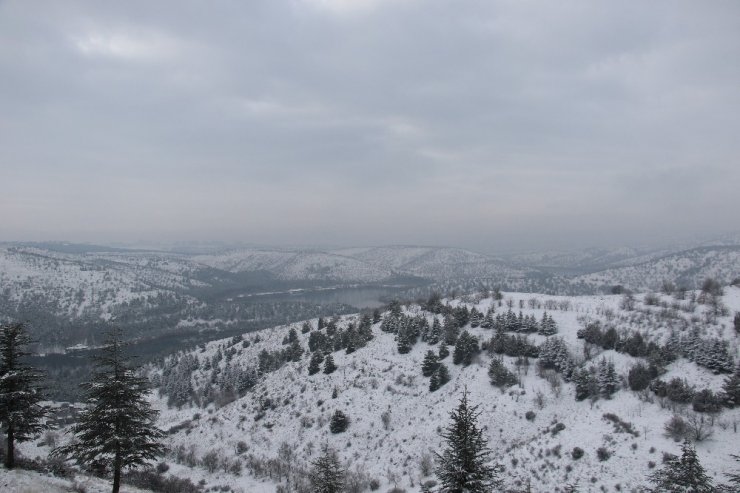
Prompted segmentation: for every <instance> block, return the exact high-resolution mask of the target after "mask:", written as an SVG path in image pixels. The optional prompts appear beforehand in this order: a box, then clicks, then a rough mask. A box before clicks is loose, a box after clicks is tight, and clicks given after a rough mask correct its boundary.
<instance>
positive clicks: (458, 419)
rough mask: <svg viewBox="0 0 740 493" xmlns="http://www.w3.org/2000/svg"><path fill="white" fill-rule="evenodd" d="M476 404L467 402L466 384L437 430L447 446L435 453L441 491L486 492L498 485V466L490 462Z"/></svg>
mask: <svg viewBox="0 0 740 493" xmlns="http://www.w3.org/2000/svg"><path fill="white" fill-rule="evenodd" d="M479 416H480V411H478V406H471V405H469V403H468V391H467V388H466V389H465V390H464V391H463V395H462V398H461V399H460V404H459V405H458V406H457V409H454V410H453V411H452V412H451V413H450V419H451V421H452V422H451V423H450V424H449V425H448V426H447V427H446V428H445V429H444V430H443V431H442V433H440V436H441V437H442V439H443V440H444V442H445V444H446V447H445V449H444V450H443V451H442V453H441V454H440V453H436V456H437V468H436V469H435V472H436V474H437V477H438V478H439V481H440V483H441V488H440V490H439V491H440V492H441V493H463V492H464V493H488V492H490V491H493V490H494V489H495V488H498V487H500V482H501V481H500V479H499V478H498V475H499V472H500V470H501V466H499V465H497V464H494V465H492V464H491V459H490V456H491V450H490V449H489V448H488V443H487V441H486V439H485V438H484V437H483V431H482V430H481V429H480V428H479V427H478V417H479Z"/></svg>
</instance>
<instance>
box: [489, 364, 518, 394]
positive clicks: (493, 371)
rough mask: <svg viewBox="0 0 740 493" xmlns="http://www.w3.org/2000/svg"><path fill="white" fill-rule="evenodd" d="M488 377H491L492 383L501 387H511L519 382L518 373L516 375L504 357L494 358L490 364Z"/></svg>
mask: <svg viewBox="0 0 740 493" xmlns="http://www.w3.org/2000/svg"><path fill="white" fill-rule="evenodd" d="M488 377H489V378H490V379H491V385H493V386H494V387H498V388H500V389H503V388H506V387H511V386H512V385H514V384H515V383H516V382H517V379H516V375H514V374H513V373H512V372H511V371H510V370H509V369H508V368H506V365H504V362H503V360H502V359H499V358H493V359H492V360H491V364H490V365H489V366H488Z"/></svg>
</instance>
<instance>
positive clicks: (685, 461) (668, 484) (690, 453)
mask: <svg viewBox="0 0 740 493" xmlns="http://www.w3.org/2000/svg"><path fill="white" fill-rule="evenodd" d="M681 452H682V454H681V457H680V458H678V457H676V458H675V459H673V460H670V461H668V462H667V463H666V465H665V466H664V467H663V468H662V469H660V470H658V471H656V472H655V473H653V474H652V475H651V476H650V481H651V482H652V483H653V484H655V489H654V490H653V491H654V492H655V493H658V492H660V493H713V492H714V491H715V489H714V486H712V480H711V479H709V477H708V476H707V475H706V473H705V472H704V467H702V465H701V463H700V462H699V458H698V457H697V456H696V450H694V447H692V446H691V444H690V443H689V442H688V441H686V442H684V444H683V445H682V446H681Z"/></svg>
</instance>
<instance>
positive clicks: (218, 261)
mask: <svg viewBox="0 0 740 493" xmlns="http://www.w3.org/2000/svg"><path fill="white" fill-rule="evenodd" d="M194 260H196V261H198V262H200V263H202V264H204V265H208V266H211V267H214V268H217V269H221V270H225V271H228V272H252V271H267V272H270V273H271V274H273V275H275V276H276V277H277V278H279V279H283V280H322V281H340V282H374V281H382V280H385V279H388V278H389V277H391V274H392V273H391V272H390V271H389V270H387V269H384V268H383V267H377V266H373V265H370V264H368V263H366V262H362V261H361V260H357V259H354V258H351V257H347V256H343V255H338V254H334V253H327V252H319V251H291V250H258V249H247V250H235V251H230V252H226V253H223V254H212V255H198V256H196V257H195V258H194Z"/></svg>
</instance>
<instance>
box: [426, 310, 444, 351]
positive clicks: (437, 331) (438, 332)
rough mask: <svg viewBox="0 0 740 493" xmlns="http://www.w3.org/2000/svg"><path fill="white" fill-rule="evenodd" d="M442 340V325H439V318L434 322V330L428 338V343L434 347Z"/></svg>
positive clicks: (435, 318)
mask: <svg viewBox="0 0 740 493" xmlns="http://www.w3.org/2000/svg"><path fill="white" fill-rule="evenodd" d="M441 339H442V324H441V323H439V319H438V318H437V317H434V321H433V322H432V328H431V330H430V331H429V335H428V336H427V342H428V343H429V345H430V346H434V345H435V344H438V343H439V341H440V340H441Z"/></svg>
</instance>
